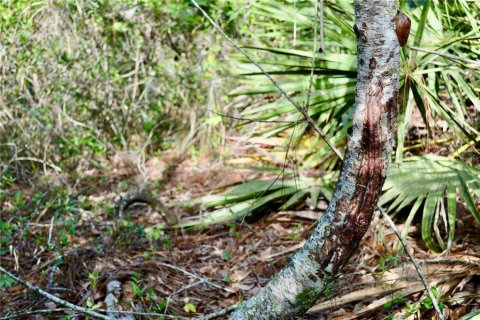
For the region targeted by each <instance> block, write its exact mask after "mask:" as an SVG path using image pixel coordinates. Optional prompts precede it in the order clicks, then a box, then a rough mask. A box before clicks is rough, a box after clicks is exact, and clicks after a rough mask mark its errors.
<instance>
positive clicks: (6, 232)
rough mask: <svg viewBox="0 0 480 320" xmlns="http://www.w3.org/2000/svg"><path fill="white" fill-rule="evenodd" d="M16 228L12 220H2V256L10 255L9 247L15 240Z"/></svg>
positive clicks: (0, 242) (0, 241)
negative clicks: (14, 232)
mask: <svg viewBox="0 0 480 320" xmlns="http://www.w3.org/2000/svg"><path fill="white" fill-rule="evenodd" d="M13 231H14V227H13V224H12V220H11V219H10V220H8V221H4V220H3V219H0V235H1V237H0V256H2V255H4V254H6V253H8V245H9V244H10V243H11V242H12V239H13Z"/></svg>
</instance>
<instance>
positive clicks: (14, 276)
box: [0, 266, 112, 320]
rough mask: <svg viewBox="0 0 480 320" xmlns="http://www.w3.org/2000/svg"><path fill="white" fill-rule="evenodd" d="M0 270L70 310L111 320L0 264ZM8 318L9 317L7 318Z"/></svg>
mask: <svg viewBox="0 0 480 320" xmlns="http://www.w3.org/2000/svg"><path fill="white" fill-rule="evenodd" d="M0 271H1V272H3V273H5V274H6V275H7V276H9V277H10V278H12V279H13V280H15V281H17V282H18V283H20V284H22V285H23V286H25V287H27V288H28V289H29V290H31V291H33V292H35V293H38V294H39V295H41V296H43V297H45V298H47V299H48V300H50V301H53V302H55V303H57V304H59V305H62V306H65V307H67V308H69V309H71V310H75V311H77V312H80V313H84V314H88V315H89V316H92V317H96V318H100V319H105V320H112V319H111V318H110V317H108V316H106V315H103V314H100V313H98V312H95V311H93V310H90V309H86V308H82V307H79V306H77V305H74V304H73V303H70V302H68V301H65V300H63V299H60V298H59V297H57V296H54V295H53V294H50V293H48V292H46V291H43V290H42V289H40V288H39V287H37V286H34V285H33V284H30V283H28V282H27V281H25V280H23V279H22V278H20V277H18V276H16V275H14V274H13V273H11V272H9V271H8V270H5V269H4V268H3V267H1V266H0ZM7 319H9V318H7Z"/></svg>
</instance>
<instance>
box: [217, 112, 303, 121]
mask: <svg viewBox="0 0 480 320" xmlns="http://www.w3.org/2000/svg"><path fill="white" fill-rule="evenodd" d="M213 112H215V113H216V114H217V115H219V116H221V117H224V118H229V119H233V120H238V121H245V122H246V123H252V122H265V123H288V124H298V123H302V122H304V121H288V120H257V119H250V118H242V117H235V116H232V115H229V114H224V113H220V112H217V111H213Z"/></svg>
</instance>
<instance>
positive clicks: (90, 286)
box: [0, 159, 480, 319]
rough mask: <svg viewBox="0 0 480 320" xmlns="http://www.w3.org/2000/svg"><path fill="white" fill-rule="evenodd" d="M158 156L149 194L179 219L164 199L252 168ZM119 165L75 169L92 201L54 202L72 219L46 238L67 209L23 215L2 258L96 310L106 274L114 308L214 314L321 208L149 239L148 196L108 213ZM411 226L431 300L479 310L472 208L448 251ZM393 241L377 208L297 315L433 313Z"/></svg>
mask: <svg viewBox="0 0 480 320" xmlns="http://www.w3.org/2000/svg"><path fill="white" fill-rule="evenodd" d="M177 160H178V159H177ZM126 167H128V166H126ZM126 167H125V168H126ZM152 167H153V168H159V167H161V168H162V170H160V171H164V170H163V169H165V164H164V163H162V162H161V161H160V162H158V161H157V162H155V161H153V162H152V163H150V164H148V163H147V174H150V175H153V176H155V174H160V176H161V175H162V174H163V173H158V172H157V173H155V172H154V171H155V170H152ZM167 167H168V170H166V171H165V172H166V173H165V176H163V177H162V179H164V183H163V184H162V185H161V186H159V187H158V188H156V189H155V190H154V191H153V194H154V195H155V196H156V197H158V198H159V199H161V200H162V201H164V202H165V203H166V204H169V205H170V207H171V208H172V211H173V212H174V213H175V214H176V215H177V216H179V217H181V218H185V217H188V216H191V215H193V214H196V211H195V210H190V209H186V208H184V207H182V206H172V205H171V204H172V203H174V201H178V200H180V201H181V200H185V199H191V198H194V197H197V196H202V195H206V194H209V193H217V192H219V191H224V190H225V189H226V188H227V187H228V186H232V185H235V184H238V183H240V182H242V181H245V180H249V179H252V178H259V177H260V176H261V175H260V174H259V173H258V172H256V171H253V170H238V169H235V170H234V169H232V168H229V167H225V166H224V165H222V164H220V163H217V164H215V163H213V164H212V163H210V162H209V161H199V162H193V161H192V160H191V159H181V160H178V161H177V162H176V164H175V165H173V166H172V165H171V163H170V164H167ZM125 168H122V166H121V165H117V167H116V172H115V175H113V177H108V178H106V179H98V178H97V180H95V177H91V178H90V179H89V178H85V179H84V182H83V184H84V187H83V189H82V183H80V184H79V186H78V189H79V190H83V191H82V192H81V194H82V195H84V196H85V197H86V198H87V199H88V201H89V203H92V204H93V205H90V207H87V208H89V209H81V210H78V211H76V212H65V213H64V216H65V217H76V219H77V220H76V222H75V223H72V224H71V225H70V228H74V229H75V230H74V232H70V233H68V232H67V233H66V234H65V237H66V239H64V240H65V241H64V245H56V246H53V245H50V246H49V244H51V241H50V239H49V238H50V237H51V234H52V233H53V234H56V232H57V231H59V230H61V229H64V228H65V225H66V221H67V220H68V219H67V218H64V219H59V220H58V222H57V220H54V219H53V218H52V217H53V214H54V212H52V210H51V209H45V211H44V212H39V213H38V214H36V215H35V219H25V220H24V224H23V225H21V226H22V228H17V230H16V231H15V232H14V233H13V235H12V245H11V246H9V248H8V252H7V253H6V254H3V255H2V256H1V266H2V267H4V268H6V269H8V270H10V271H12V272H14V273H15V274H17V275H19V276H21V277H22V278H23V279H25V280H26V281H28V282H30V283H32V284H34V285H36V286H39V287H40V288H42V289H43V290H45V291H48V292H50V293H52V294H55V295H56V296H58V297H60V298H62V299H65V300H67V301H69V302H71V303H74V304H76V305H79V306H88V307H91V308H100V309H105V308H106V304H105V297H106V285H107V284H108V283H109V282H111V281H112V280H114V279H115V280H118V281H120V283H121V284H122V295H121V299H120V300H121V303H120V304H121V309H123V310H133V311H137V312H151V313H157V314H166V315H171V316H173V317H168V318H175V316H179V317H180V316H183V317H192V318H193V317H199V316H201V315H206V314H210V313H212V312H215V311H218V310H222V309H223V310H224V312H223V313H225V314H223V315H221V316H219V317H218V318H219V319H222V318H226V317H227V315H226V311H227V310H229V307H230V306H232V305H234V304H235V303H237V302H239V301H242V300H245V299H248V297H249V296H251V295H253V294H255V293H256V292H257V291H258V290H259V288H261V287H262V286H264V285H265V284H266V283H267V282H268V281H269V279H270V278H271V277H272V276H273V275H274V274H275V273H277V272H278V271H279V270H280V269H281V268H282V267H283V266H284V265H285V264H286V263H287V261H288V259H289V257H290V256H291V255H292V254H293V253H294V252H296V251H297V250H298V249H299V248H300V247H301V246H302V244H303V243H304V241H305V240H306V239H307V238H308V236H309V234H310V233H311V231H312V229H314V228H315V222H316V219H318V217H320V216H321V215H322V213H323V212H322V211H323V210H321V209H318V208H316V209H311V208H310V207H309V206H308V204H307V203H304V204H301V205H298V206H296V207H295V208H293V209H290V210H289V211H283V212H277V211H276V210H275V209H274V208H264V209H263V210H262V211H261V212H257V213H256V214H255V215H253V216H250V217H248V218H247V219H246V220H245V221H244V222H243V223H239V222H237V223H231V224H228V225H216V226H211V227H208V228H206V229H202V230H195V229H188V230H165V231H164V232H163V233H162V232H161V231H160V232H159V234H158V237H157V239H147V237H145V234H144V233H143V232H142V230H144V228H145V227H148V226H152V225H155V224H157V223H159V222H161V217H160V215H159V214H158V213H156V212H154V211H153V210H152V209H151V208H149V207H148V206H142V205H135V206H133V207H132V208H130V209H129V210H128V212H127V215H128V216H127V217H126V219H125V221H123V220H119V219H118V218H116V217H115V216H114V214H112V209H111V208H112V206H113V204H114V203H115V201H116V200H118V198H119V195H120V194H123V195H125V194H128V193H129V192H132V190H133V191H134V190H135V188H134V187H132V186H133V185H135V181H136V180H135V179H136V176H137V175H138V172H135V170H132V171H129V170H124V169H125ZM122 170H124V171H122ZM263 175H265V174H263ZM157 178H158V176H157ZM137 180H138V179H137ZM92 183H94V184H95V188H93V187H92ZM16 187H19V186H16ZM23 188H24V190H23V192H24V194H25V199H26V202H27V203H29V201H32V198H33V194H34V192H35V191H37V190H35V188H32V187H31V186H23ZM32 189H33V190H32ZM112 190H115V191H112ZM11 191H12V190H11ZM46 192H48V190H46ZM2 201H3V203H2V205H1V206H0V208H1V210H2V219H4V221H7V220H9V219H11V218H13V215H15V214H18V212H17V211H15V210H14V209H13V205H12V201H13V200H12V199H11V198H8V197H7V198H6V199H3V200H2ZM324 203H325V202H324ZM16 212H17V213H16ZM402 219H403V218H402V217H401V216H400V217H398V218H397V220H396V223H397V226H398V227H399V228H400V229H401V228H402V223H403V222H402ZM419 225H420V224H419V223H418V222H417V223H414V224H413V226H412V227H410V229H409V233H408V242H409V244H410V246H411V250H413V252H414V255H415V257H416V258H417V259H418V260H419V262H420V265H421V267H422V270H423V271H424V273H425V274H426V275H427V278H428V280H429V282H430V284H431V285H432V286H434V287H435V288H436V290H437V291H438V292H441V295H440V294H439V300H440V301H441V303H442V305H444V312H445V314H448V315H449V317H450V318H451V319H459V317H461V316H462V315H464V314H466V313H467V312H469V311H471V310H475V309H480V298H479V296H478V292H480V251H479V250H478V248H480V232H479V231H480V230H479V228H478V225H476V224H475V223H474V221H473V218H472V216H471V215H470V214H467V213H466V212H463V213H461V214H460V215H459V221H458V228H457V231H456V238H455V242H454V244H453V246H452V249H451V251H450V252H449V253H443V254H433V253H430V252H428V251H427V249H426V247H425V246H424V244H423V242H422V239H421V231H420V227H419ZM49 234H50V236H49ZM47 239H48V241H47ZM397 246H398V240H397V239H396V237H395V235H394V234H393V232H392V231H391V230H389V228H388V227H387V226H386V225H385V224H384V222H383V221H382V219H380V218H379V217H378V216H376V217H375V219H374V221H373V223H372V224H371V227H370V229H369V230H368V232H367V234H366V236H365V237H364V239H363V240H362V243H361V244H360V247H359V249H358V250H357V252H356V254H355V255H354V256H353V257H351V259H350V262H349V264H348V265H347V266H346V267H345V269H344V271H343V274H342V276H340V278H339V279H338V281H337V282H336V284H335V285H334V287H332V288H331V290H330V293H329V296H328V297H327V298H324V299H322V300H320V301H318V303H317V305H316V306H315V307H313V308H312V309H311V310H310V312H309V314H308V315H307V316H306V318H308V319H393V317H398V318H404V319H432V318H435V315H434V312H433V311H432V310H433V309H432V306H431V303H430V302H429V300H428V298H427V296H426V295H425V294H424V287H423V286H422V284H421V282H420V280H419V278H418V276H417V274H416V271H415V269H414V268H413V267H412V264H411V262H410V261H409V259H408V258H407V256H406V255H405V254H403V255H398V256H399V257H400V258H399V260H396V257H397V254H396V252H397V250H396V249H397ZM435 259H436V260H435ZM0 294H1V303H2V307H1V311H0V316H7V315H10V314H11V313H12V312H18V313H22V312H25V311H28V310H45V312H46V311H48V310H54V309H58V308H61V307H62V306H59V305H57V304H55V303H53V302H51V301H48V300H47V299H46V298H44V297H43V296H40V295H38V294H35V293H32V292H31V291H28V290H26V289H25V287H23V286H22V285H20V284H13V285H12V286H10V287H7V286H4V287H0ZM407 303H408V304H407ZM230 309H231V308H230ZM220 313H222V312H220ZM67 314H71V315H72V317H71V319H82V317H83V316H81V315H79V314H75V313H69V312H65V311H63V312H51V313H43V314H37V315H32V314H29V315H25V316H23V317H20V318H22V319H60V318H64V317H65V316H66V315H67ZM166 317H167V316H166ZM7 318H8V317H7ZM135 318H136V319H153V318H157V317H154V316H139V315H137V316H136V317H135ZM158 318H161V317H158ZM2 319H4V318H2ZM64 319H66V318H64Z"/></svg>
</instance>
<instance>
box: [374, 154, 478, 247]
mask: <svg viewBox="0 0 480 320" xmlns="http://www.w3.org/2000/svg"><path fill="white" fill-rule="evenodd" d="M479 181H480V170H479V169H477V168H474V167H471V166H469V165H467V164H465V163H464V162H462V161H459V160H455V159H451V158H445V157H439V156H433V155H425V156H418V157H411V158H407V159H405V160H404V161H403V162H402V163H401V164H392V165H391V167H390V169H389V173H388V178H387V181H386V182H385V185H384V191H385V193H384V194H383V196H382V197H381V199H380V204H381V205H386V204H388V211H389V212H391V213H394V214H395V213H398V212H400V211H401V210H404V209H406V208H407V207H409V206H411V208H410V212H409V215H408V218H407V220H406V222H405V226H404V227H403V230H402V236H404V237H405V236H406V232H407V230H408V227H409V226H410V224H411V222H412V220H413V218H414V216H415V214H416V213H417V212H418V209H419V207H421V205H422V204H423V216H422V237H423V239H424V241H425V243H426V245H427V246H428V248H429V249H431V250H434V251H438V249H439V248H440V249H442V250H444V249H446V247H445V244H444V242H443V235H447V237H448V246H447V247H450V246H451V244H452V241H453V237H454V234H455V218H456V214H457V200H458V199H460V198H461V199H463V201H464V202H465V203H466V205H467V207H468V209H469V210H470V212H471V213H472V215H473V217H474V218H475V220H476V221H477V222H478V223H480V214H479V212H478V209H477V207H476V206H475V202H474V198H475V197H477V198H478V197H479V196H480V182H479ZM445 203H446V204H445ZM440 226H443V231H444V232H443V233H441V231H439V227H440ZM434 236H435V238H436V241H435V240H434Z"/></svg>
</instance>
